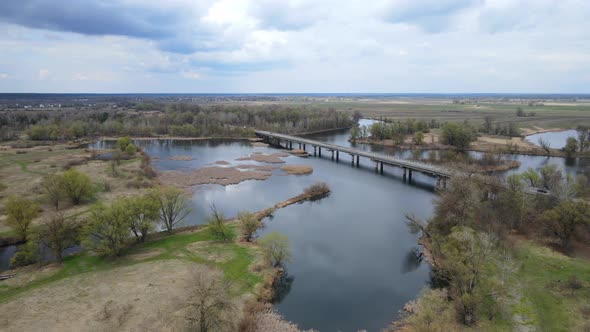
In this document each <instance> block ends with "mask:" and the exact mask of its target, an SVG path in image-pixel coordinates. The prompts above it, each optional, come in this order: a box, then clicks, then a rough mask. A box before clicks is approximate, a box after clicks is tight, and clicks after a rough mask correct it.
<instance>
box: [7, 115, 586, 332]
mask: <svg viewBox="0 0 590 332" xmlns="http://www.w3.org/2000/svg"><path fill="white" fill-rule="evenodd" d="M367 124H370V123H367ZM310 137H311V138H314V139H317V140H321V141H326V142H330V143H334V144H338V145H343V146H353V147H355V148H359V149H362V150H367V151H375V152H382V153H386V154H393V155H398V156H402V157H408V156H409V155H410V152H408V151H403V150H397V149H394V148H387V147H382V146H370V145H363V144H359V145H355V144H351V143H349V142H348V137H349V131H348V130H343V131H339V132H332V133H325V134H316V135H311V136H310ZM109 144H112V143H107V142H98V143H96V144H95V145H94V147H95V148H103V147H106V146H107V145H109ZM137 144H138V145H140V146H142V147H143V148H144V149H145V151H146V152H147V153H149V154H150V155H151V156H152V157H154V161H153V165H154V167H156V168H157V169H158V170H177V171H190V170H191V169H194V168H199V167H203V166H207V165H213V164H214V163H215V162H216V161H220V160H225V161H229V162H231V163H232V165H237V164H245V163H248V164H259V163H257V162H253V161H236V160H235V159H236V158H239V157H242V156H246V155H249V154H251V153H252V152H265V153H272V152H277V151H279V150H277V149H274V148H265V147H252V146H251V145H250V144H249V143H248V142H241V141H237V142H236V141H233V142H232V141H173V140H168V141H139V142H137ZM423 153H427V152H423ZM178 155H187V156H191V157H192V158H193V160H191V161H175V160H170V159H169V158H170V157H171V156H178ZM513 158H516V159H518V160H519V161H521V163H522V165H521V167H520V168H519V169H518V170H516V171H524V170H526V169H527V168H528V167H533V168H535V169H538V168H539V167H542V166H543V165H545V164H550V163H555V164H557V165H559V166H560V167H563V168H565V169H566V170H568V171H571V172H575V171H576V170H578V169H579V167H581V166H588V163H587V162H586V161H583V160H582V161H581V160H570V161H569V162H568V161H567V160H566V159H564V158H546V157H536V156H514V157H513ZM285 161H286V162H287V164H308V165H311V166H313V168H314V171H313V174H311V175H307V176H293V175H285V174H284V173H282V172H281V171H278V170H276V171H274V172H273V176H272V177H271V178H270V179H268V180H266V181H255V180H251V181H245V182H242V183H240V184H237V185H230V186H225V187H224V186H219V185H205V186H198V187H196V188H195V191H194V194H193V196H192V207H193V211H192V213H191V214H190V215H189V217H188V218H187V219H186V222H185V225H193V224H204V223H206V219H207V217H208V215H209V213H210V210H209V208H210V206H211V204H215V206H216V207H217V209H218V210H220V211H222V212H224V213H225V215H226V216H227V217H233V216H235V215H236V214H237V212H238V211H240V210H248V211H256V210H261V209H264V208H267V207H270V206H272V205H274V204H276V203H278V202H280V201H283V200H285V199H287V198H290V197H293V196H296V195H298V194H300V193H301V192H302V191H303V189H304V188H305V187H307V186H308V185H310V184H312V183H314V182H317V181H324V182H326V183H328V184H329V185H330V187H331V188H332V194H331V195H330V196H329V197H327V198H324V199H322V200H320V201H316V202H304V203H302V204H296V205H291V206H289V207H287V208H284V209H281V210H279V211H277V212H276V213H275V216H274V217H273V218H272V219H266V220H265V223H266V227H265V228H264V229H263V230H262V231H261V232H260V233H261V234H262V235H263V234H266V233H269V232H272V231H279V232H281V233H284V234H286V235H288V237H289V239H290V242H291V249H292V253H293V261H292V262H291V263H289V264H287V266H286V268H287V275H286V277H285V278H283V283H282V287H281V290H282V291H281V293H280V296H279V298H277V300H276V302H277V303H276V307H277V309H278V310H279V312H280V313H281V314H283V315H284V316H285V318H286V319H288V320H291V321H293V322H294V323H296V324H298V325H299V327H300V328H303V329H311V328H315V329H319V330H321V331H357V330H358V329H363V328H364V329H368V330H369V331H377V330H379V329H381V328H383V327H386V326H387V324H388V323H389V322H391V321H392V320H394V319H395V318H396V317H397V312H398V311H399V310H401V309H402V307H403V305H404V304H405V303H406V302H407V301H409V300H411V299H413V298H415V297H416V295H417V294H418V293H419V292H420V290H421V289H422V288H423V287H424V286H425V285H426V284H427V283H428V281H429V272H430V269H429V267H428V266H427V264H424V263H420V262H419V261H418V260H417V259H416V256H415V254H414V253H413V250H415V249H416V247H417V244H416V241H417V236H416V235H413V234H410V233H409V232H408V230H407V227H406V224H405V222H404V216H405V214H406V213H414V214H416V215H417V216H418V217H421V218H428V217H430V216H431V215H432V213H433V205H432V200H433V199H434V198H435V196H434V193H433V184H434V180H433V179H431V178H429V177H426V176H424V175H421V174H416V175H415V177H414V182H413V183H411V184H408V183H405V182H403V181H402V175H401V170H399V169H396V168H389V167H385V174H384V175H377V174H375V172H374V168H373V167H374V165H373V164H372V163H371V162H370V161H368V160H364V159H362V158H361V167H360V168H356V167H352V166H351V164H350V158H349V156H348V155H346V154H341V156H340V163H336V162H334V161H331V160H330V155H329V154H328V153H324V155H323V158H321V159H320V158H313V157H311V158H307V159H305V158H299V157H294V156H290V157H287V158H285ZM265 165H268V164H265ZM13 252H14V247H7V248H1V249H0V258H1V259H2V260H1V261H0V263H2V265H0V269H2V268H5V267H6V266H5V265H7V264H8V263H7V259H8V258H9V257H10V256H12V254H13Z"/></svg>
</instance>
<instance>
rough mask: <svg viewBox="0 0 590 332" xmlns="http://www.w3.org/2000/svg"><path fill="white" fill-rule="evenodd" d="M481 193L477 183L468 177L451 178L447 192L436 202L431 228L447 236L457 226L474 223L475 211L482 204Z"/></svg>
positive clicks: (443, 192) (442, 192)
mask: <svg viewBox="0 0 590 332" xmlns="http://www.w3.org/2000/svg"><path fill="white" fill-rule="evenodd" d="M479 198H480V191H479V189H478V187H477V186H476V185H475V183H474V182H473V181H472V180H470V179H469V178H468V177H466V176H455V177H453V178H451V181H450V182H449V185H448V186H447V190H444V191H441V192H440V196H439V197H438V199H437V200H436V203H435V204H436V207H435V209H436V215H435V217H434V218H433V220H432V222H431V225H429V228H431V227H432V228H434V229H435V230H436V231H437V232H438V233H440V234H443V235H447V234H449V233H450V231H451V229H452V228H453V227H455V226H466V225H470V224H472V223H473V218H474V215H475V211H477V209H478V207H479V205H480V204H479V203H480V199H479Z"/></svg>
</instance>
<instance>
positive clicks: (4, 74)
mask: <svg viewBox="0 0 590 332" xmlns="http://www.w3.org/2000/svg"><path fill="white" fill-rule="evenodd" d="M9 77H10V76H9V75H8V74H6V73H0V80H2V79H7V78H9Z"/></svg>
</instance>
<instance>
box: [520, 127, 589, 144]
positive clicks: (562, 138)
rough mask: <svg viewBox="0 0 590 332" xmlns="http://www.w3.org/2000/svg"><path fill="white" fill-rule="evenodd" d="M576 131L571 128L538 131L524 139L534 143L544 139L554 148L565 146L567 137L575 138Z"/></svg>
mask: <svg viewBox="0 0 590 332" xmlns="http://www.w3.org/2000/svg"><path fill="white" fill-rule="evenodd" d="M577 136H578V133H577V132H576V131H575V130H573V129H571V130H564V131H556V132H549V133H539V134H533V135H529V136H527V137H526V140H527V141H529V142H531V143H533V144H535V145H539V146H540V144H539V139H543V140H545V141H546V142H547V143H549V145H550V146H551V147H552V148H554V149H562V148H564V147H565V143H566V142H567V139H568V138H569V137H574V138H576V137H577Z"/></svg>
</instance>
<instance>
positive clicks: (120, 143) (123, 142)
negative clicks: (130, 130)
mask: <svg viewBox="0 0 590 332" xmlns="http://www.w3.org/2000/svg"><path fill="white" fill-rule="evenodd" d="M129 144H131V137H129V136H125V137H121V138H119V139H118V140H117V143H116V144H115V146H116V147H117V148H118V149H119V150H121V152H125V149H127V146H128V145H129Z"/></svg>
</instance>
